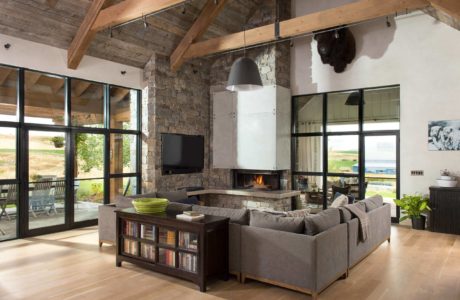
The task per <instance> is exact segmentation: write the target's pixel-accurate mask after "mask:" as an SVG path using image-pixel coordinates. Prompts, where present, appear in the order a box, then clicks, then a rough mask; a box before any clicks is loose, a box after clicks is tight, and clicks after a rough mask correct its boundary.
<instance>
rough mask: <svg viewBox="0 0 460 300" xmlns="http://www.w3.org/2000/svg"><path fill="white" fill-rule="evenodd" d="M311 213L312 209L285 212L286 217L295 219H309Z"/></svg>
mask: <svg viewBox="0 0 460 300" xmlns="http://www.w3.org/2000/svg"><path fill="white" fill-rule="evenodd" d="M310 211H311V209H310V208H305V209H297V210H291V211H287V212H285V216H286V217H294V218H299V217H307V216H309V215H310Z"/></svg>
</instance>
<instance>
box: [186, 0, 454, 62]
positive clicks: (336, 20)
mask: <svg viewBox="0 0 460 300" xmlns="http://www.w3.org/2000/svg"><path fill="white" fill-rule="evenodd" d="M433 1H434V0H433ZM452 1H455V0H452ZM428 6H430V3H429V2H428V0H386V1H381V0H361V1H357V2H353V3H350V4H346V5H342V6H339V7H336V8H331V9H327V10H323V11H319V12H316V13H312V14H308V15H305V16H301V17H297V18H293V19H290V20H286V21H282V22H280V38H291V37H295V36H300V35H303V34H308V33H312V32H314V31H318V30H324V29H327V28H331V27H336V26H341V25H346V24H353V23H358V22H363V21H367V20H372V19H375V18H379V17H385V16H388V15H392V14H394V13H395V12H401V11H406V10H414V9H423V8H426V7H428ZM275 40H276V36H275V24H270V25H265V26H261V27H257V28H254V29H250V30H246V46H254V45H259V44H263V43H268V42H272V41H275ZM244 46H245V43H244V32H237V33H234V34H229V35H226V36H223V37H218V38H214V39H210V40H206V41H202V42H196V43H194V44H192V45H190V47H189V48H188V50H187V51H186V53H185V54H184V59H191V58H195V57H202V56H206V55H209V54H213V53H219V52H224V51H230V50H235V49H240V48H243V47H244Z"/></svg>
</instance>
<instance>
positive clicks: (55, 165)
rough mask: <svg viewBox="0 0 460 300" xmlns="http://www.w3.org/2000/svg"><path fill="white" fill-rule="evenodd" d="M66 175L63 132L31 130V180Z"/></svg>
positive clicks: (53, 178) (52, 178)
mask: <svg viewBox="0 0 460 300" xmlns="http://www.w3.org/2000/svg"><path fill="white" fill-rule="evenodd" d="M63 176H65V135H64V133H63V132H51V131H29V181H30V182H36V181H39V180H42V179H47V180H55V179H56V178H57V177H63Z"/></svg>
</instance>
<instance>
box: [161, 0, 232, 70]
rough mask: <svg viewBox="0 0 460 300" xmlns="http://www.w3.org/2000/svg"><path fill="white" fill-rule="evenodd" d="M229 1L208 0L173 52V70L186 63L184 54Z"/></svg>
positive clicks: (171, 58) (171, 59)
mask: <svg viewBox="0 0 460 300" xmlns="http://www.w3.org/2000/svg"><path fill="white" fill-rule="evenodd" d="M226 3H227V0H218V1H217V2H216V1H215V0H208V2H206V4H205V6H204V7H203V9H202V10H201V13H200V15H199V16H198V18H197V19H196V20H195V22H194V23H193V25H192V27H190V29H189V30H188V31H187V33H186V34H185V36H184V37H183V38H182V40H181V42H180V43H179V45H178V46H177V47H176V49H175V50H174V51H173V53H172V54H171V57H170V61H171V70H173V71H176V70H177V69H179V67H180V66H181V65H182V63H183V62H184V54H185V52H186V51H187V50H188V48H189V47H190V45H191V44H192V43H193V42H195V41H196V40H197V39H199V38H200V37H201V36H203V34H204V33H205V32H206V30H207V29H208V27H209V25H211V23H212V22H213V21H214V19H215V18H216V17H217V15H218V14H219V13H220V11H221V10H222V9H223V8H224V6H225V4H226Z"/></svg>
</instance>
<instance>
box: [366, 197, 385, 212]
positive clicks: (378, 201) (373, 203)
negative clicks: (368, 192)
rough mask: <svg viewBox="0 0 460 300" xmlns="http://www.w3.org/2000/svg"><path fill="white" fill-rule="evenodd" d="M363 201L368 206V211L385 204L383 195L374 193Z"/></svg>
mask: <svg viewBox="0 0 460 300" xmlns="http://www.w3.org/2000/svg"><path fill="white" fill-rule="evenodd" d="M363 202H364V204H365V206H366V211H371V210H374V209H376V208H379V207H380V206H382V205H383V197H382V196H380V195H374V196H372V197H369V198H366V199H364V200H363Z"/></svg>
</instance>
